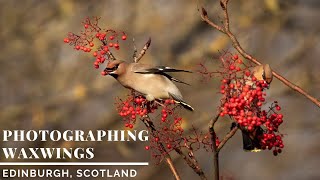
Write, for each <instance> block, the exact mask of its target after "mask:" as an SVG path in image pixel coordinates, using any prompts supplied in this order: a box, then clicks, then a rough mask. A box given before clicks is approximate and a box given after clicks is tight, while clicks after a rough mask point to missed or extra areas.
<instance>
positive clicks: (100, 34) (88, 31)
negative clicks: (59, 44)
mask: <svg viewBox="0 0 320 180" xmlns="http://www.w3.org/2000/svg"><path fill="white" fill-rule="evenodd" d="M99 19H100V18H98V17H94V18H92V19H90V18H88V17H87V18H86V19H85V20H84V21H83V22H82V24H83V27H84V30H83V31H81V33H80V35H77V34H74V33H71V32H70V33H68V37H66V38H64V40H63V41H64V42H65V43H68V44H70V45H72V46H74V49H75V50H81V51H83V52H86V53H89V52H91V51H92V49H93V48H96V51H94V52H93V53H92V55H93V56H94V57H95V62H94V63H93V65H94V67H95V68H96V69H98V68H99V65H100V64H103V63H104V62H105V61H106V60H114V57H113V55H112V53H111V50H112V48H114V49H115V50H119V49H120V44H119V39H120V38H121V40H123V41H125V40H126V39H127V35H126V34H125V33H124V32H117V31H115V30H112V29H102V28H100V27H99ZM95 42H97V43H95ZM101 74H102V75H106V73H105V72H104V71H103V72H101Z"/></svg>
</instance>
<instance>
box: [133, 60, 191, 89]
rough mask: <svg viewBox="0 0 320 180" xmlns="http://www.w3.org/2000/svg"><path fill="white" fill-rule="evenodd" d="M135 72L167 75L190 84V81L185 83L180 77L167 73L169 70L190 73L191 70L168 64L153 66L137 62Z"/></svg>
mask: <svg viewBox="0 0 320 180" xmlns="http://www.w3.org/2000/svg"><path fill="white" fill-rule="evenodd" d="M133 72H134V73H139V74H159V75H162V76H165V77H167V78H168V79H170V80H171V81H174V82H178V83H182V84H186V85H190V84H188V83H185V82H183V81H181V80H179V79H176V78H174V77H172V76H171V75H169V74H167V72H188V73H191V71H187V70H181V69H174V68H171V67H167V66H155V67H151V66H149V65H144V64H136V65H135V66H134V70H133Z"/></svg>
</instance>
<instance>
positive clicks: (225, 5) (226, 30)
mask: <svg viewBox="0 0 320 180" xmlns="http://www.w3.org/2000/svg"><path fill="white" fill-rule="evenodd" d="M228 2H229V1H228V0H220V5H221V7H222V10H223V15H224V20H223V27H221V26H219V25H217V24H216V23H214V22H212V21H211V20H210V19H209V17H208V14H207V11H206V10H205V9H204V8H203V7H202V8H201V14H200V15H201V18H202V20H203V21H204V22H206V23H207V24H209V25H210V26H211V27H213V28H215V29H217V30H218V31H220V32H222V33H224V34H226V35H227V36H228V37H229V38H230V40H231V42H232V46H233V47H234V48H235V49H236V50H237V51H238V52H239V53H240V54H241V55H242V56H243V57H244V58H246V59H248V60H249V61H251V62H253V63H255V64H257V65H261V64H262V63H261V62H260V61H259V60H258V59H256V58H255V57H253V56H252V55H250V54H249V53H247V52H246V51H245V50H244V49H243V48H242V46H241V45H240V43H239V41H238V39H237V38H236V37H235V35H234V34H233V33H232V32H231V31H230V26H229V15H228ZM272 74H273V75H274V76H275V77H276V78H277V79H279V80H280V81H281V82H282V83H284V84H285V85H286V86H288V87H290V88H291V89H293V90H294V91H297V92H298V93H300V94H302V95H304V96H305V97H306V98H308V99H309V100H310V101H312V102H313V103H314V104H316V105H317V106H318V107H320V101H319V100H318V99H317V98H315V97H313V96H311V95H310V94H309V93H307V92H306V91H305V90H303V89H302V88H300V87H299V86H297V85H296V84H294V83H292V82H290V81H289V80H287V79H286V78H284V77H283V76H281V75H280V74H278V73H277V72H275V71H273V72H272Z"/></svg>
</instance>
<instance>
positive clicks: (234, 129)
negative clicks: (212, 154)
mask: <svg viewBox="0 0 320 180" xmlns="http://www.w3.org/2000/svg"><path fill="white" fill-rule="evenodd" d="M237 130H238V127H237V126H235V127H234V128H233V129H232V130H231V131H230V132H229V133H228V134H227V135H226V136H225V137H224V138H223V140H222V141H221V142H220V144H219V146H218V147H217V152H220V150H221V149H222V148H223V146H224V145H225V144H226V143H227V142H228V141H229V139H230V138H232V136H233V135H235V134H236V132H237Z"/></svg>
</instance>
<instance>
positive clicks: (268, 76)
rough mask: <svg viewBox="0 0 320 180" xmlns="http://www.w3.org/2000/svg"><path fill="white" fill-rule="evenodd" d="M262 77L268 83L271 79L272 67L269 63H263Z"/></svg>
mask: <svg viewBox="0 0 320 180" xmlns="http://www.w3.org/2000/svg"><path fill="white" fill-rule="evenodd" d="M262 77H263V79H264V80H265V81H266V82H267V83H268V84H270V83H271V81H272V79H273V74H272V69H271V67H270V65H269V64H265V65H263V73H262Z"/></svg>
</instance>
